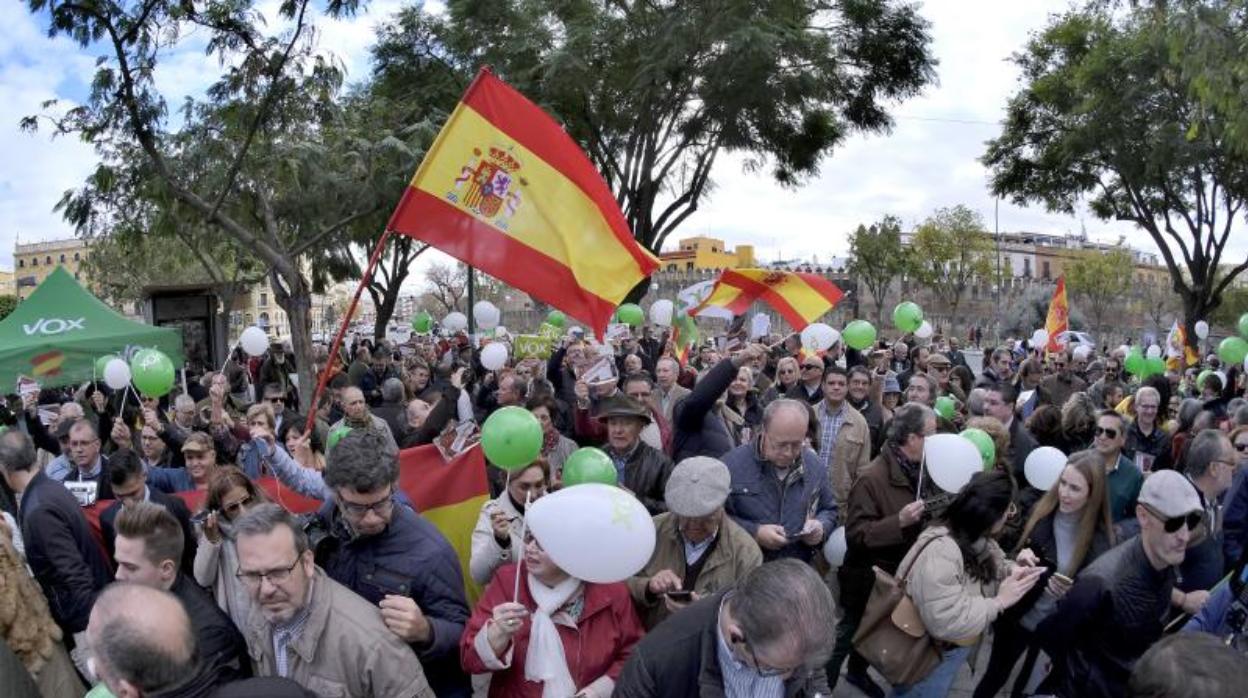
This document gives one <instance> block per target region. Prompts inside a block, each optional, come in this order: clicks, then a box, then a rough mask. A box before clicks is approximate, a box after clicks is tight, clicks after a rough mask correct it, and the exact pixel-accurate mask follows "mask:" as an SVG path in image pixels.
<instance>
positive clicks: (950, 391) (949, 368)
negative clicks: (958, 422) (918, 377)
mask: <svg viewBox="0 0 1248 698" xmlns="http://www.w3.org/2000/svg"><path fill="white" fill-rule="evenodd" d="M952 373H953V362H951V361H950V360H949V357H947V356H945V355H944V354H932V355H931V356H930V357H928V359H927V375H929V376H931V377H932V378H933V379H935V380H936V396H937V397H939V396H941V395H948V396H950V397H952V398H953V399H955V400H957V401H958V402H963V403H964V402H966V393H964V392H962V388H960V387H958V384H956V383H954V382H952V381H950V380H949V377H950V375H951V374H952Z"/></svg>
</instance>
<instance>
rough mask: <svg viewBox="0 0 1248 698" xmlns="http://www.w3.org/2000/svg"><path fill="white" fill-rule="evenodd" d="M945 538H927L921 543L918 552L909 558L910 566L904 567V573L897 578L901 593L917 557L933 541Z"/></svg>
mask: <svg viewBox="0 0 1248 698" xmlns="http://www.w3.org/2000/svg"><path fill="white" fill-rule="evenodd" d="M946 537H948V536H947V535H939V536H932V537H931V538H928V539H927V540H925V541H923V547H921V548H919V552H917V553H915V554H914V557H912V558H910V564H909V565H907V566H906V571H905V573H904V574H902V575H901V576H900V577H898V578H897V584H898V586H900V587H901V588H902V590H903V591H904V590H905V588H906V582H907V581H909V579H910V572H911V570H913V569H914V563H916V562H918V560H919V556H920V555H922V554H923V551H924V550H927V546H929V545H931V544H932V541H935V540H937V539H939V538H946Z"/></svg>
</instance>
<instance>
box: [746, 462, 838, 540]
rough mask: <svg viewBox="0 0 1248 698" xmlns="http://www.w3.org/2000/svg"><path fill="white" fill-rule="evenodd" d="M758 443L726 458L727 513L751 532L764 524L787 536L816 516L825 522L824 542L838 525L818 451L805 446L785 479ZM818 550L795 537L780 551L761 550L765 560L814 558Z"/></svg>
mask: <svg viewBox="0 0 1248 698" xmlns="http://www.w3.org/2000/svg"><path fill="white" fill-rule="evenodd" d="M757 444H758V441H757V440H755V441H753V442H752V443H748V444H742V445H741V446H738V447H736V448H734V449H732V450H731V451H729V452H728V453H727V454H725V455H724V457H723V461H724V464H725V465H727V466H728V472H729V474H730V475H731V476H732V484H731V488H730V490H729V492H728V501H727V502H726V503H725V505H724V506H725V509H726V510H727V512H728V515H729V516H731V517H732V518H733V520H735V521H736V522H737V523H738V524H740V525H741V527H742V528H744V529H745V530H746V531H748V532H749V534H750V535H751V536H754V535H756V534H757V533H758V527H759V526H760V525H763V524H779V525H781V526H783V527H784V530H785V531H787V532H788V533H789V534H797V533H799V532H800V531H801V530H802V527H803V526H804V525H805V524H806V519H807V518H815V519H818V520H819V523H820V524H822V525H823V540H827V537H828V536H829V535H830V534H831V533H832V531H833V530H834V529H835V528H836V498H835V497H834V496H833V495H832V481H831V479H830V478H829V475H828V470H827V468H825V467H824V466H823V463H821V462H820V461H819V455H818V454H816V453H815V452H814V451H812V450H810V449H809V448H804V449H802V464H801V467H797V468H793V469H792V470H791V471H790V472H789V474H788V477H787V478H786V479H785V481H784V482H783V483H782V482H780V480H779V479H777V478H776V475H775V469H774V466H772V465H771V463H770V462H768V461H766V460H764V459H763V457H762V454H760V453H759V451H758V445H757ZM812 509H813V512H814V515H813V517H812V516H811V512H812ZM818 549H819V546H817V545H816V546H809V545H806V544H805V543H803V542H801V541H800V540H798V539H797V538H796V537H794V538H793V539H792V542H790V543H789V544H788V545H786V546H785V547H783V548H781V549H779V550H763V560H764V561H771V560H776V559H779V558H786V557H793V558H797V559H799V560H803V561H805V562H810V561H811V560H812V559H813V558H814V556H815V551H816V550H818Z"/></svg>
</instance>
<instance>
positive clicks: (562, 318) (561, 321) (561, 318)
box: [546, 310, 568, 329]
mask: <svg viewBox="0 0 1248 698" xmlns="http://www.w3.org/2000/svg"><path fill="white" fill-rule="evenodd" d="M567 322H568V316H567V315H564V314H563V313H561V312H559V311H558V310H552V311H550V314H549V315H547V316H546V324H547V325H551V326H553V327H558V328H559V329H563V326H564V325H566V324H567Z"/></svg>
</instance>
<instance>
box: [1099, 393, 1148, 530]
mask: <svg viewBox="0 0 1248 698" xmlns="http://www.w3.org/2000/svg"><path fill="white" fill-rule="evenodd" d="M1126 427H1127V423H1126V420H1125V419H1124V418H1123V416H1122V415H1121V414H1118V413H1117V412H1115V411H1113V410H1102V411H1101V413H1100V414H1099V415H1097V418H1096V429H1095V430H1094V431H1093V432H1092V434H1093V437H1092V448H1093V449H1094V450H1095V451H1096V452H1097V454H1099V455H1100V456H1101V459H1102V461H1103V462H1104V464H1105V481H1106V484H1107V485H1108V487H1109V515H1110V518H1112V519H1113V521H1114V524H1115V525H1117V524H1118V523H1119V522H1122V521H1125V520H1127V519H1130V518H1131V517H1132V516H1133V515H1134V514H1135V502H1136V498H1137V497H1139V495H1140V487H1141V486H1142V485H1143V484H1144V474H1143V473H1141V472H1140V469H1139V468H1137V467H1136V466H1135V463H1133V462H1132V461H1131V459H1129V458H1127V457H1126V456H1124V455H1123V454H1122V447H1123V445H1124V444H1125V443H1126V441H1127V429H1126ZM1132 532H1133V530H1132Z"/></svg>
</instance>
